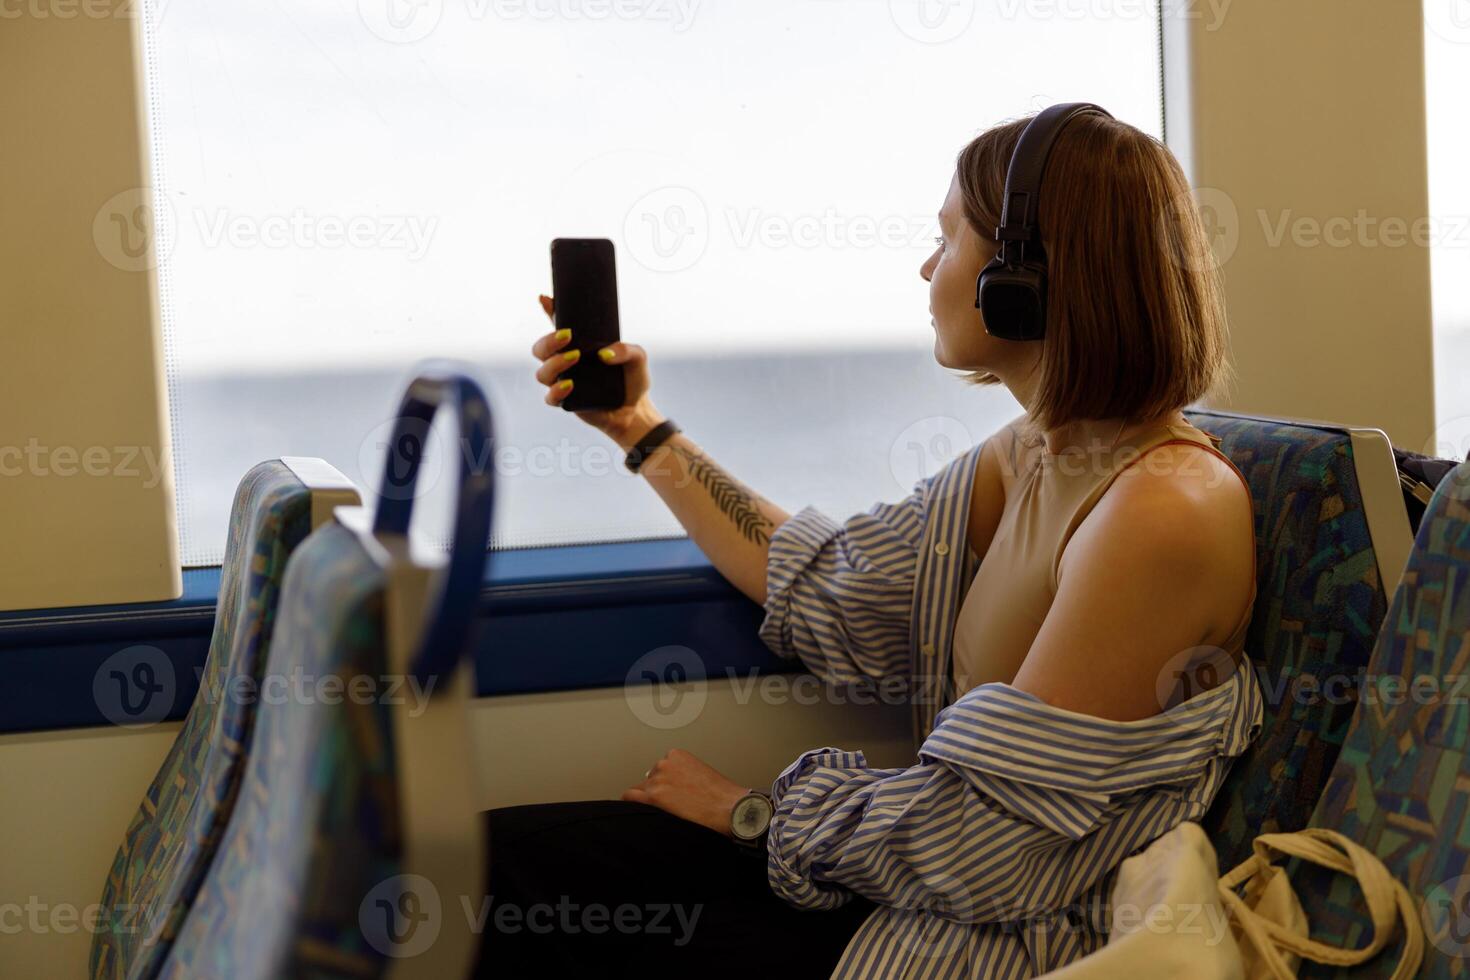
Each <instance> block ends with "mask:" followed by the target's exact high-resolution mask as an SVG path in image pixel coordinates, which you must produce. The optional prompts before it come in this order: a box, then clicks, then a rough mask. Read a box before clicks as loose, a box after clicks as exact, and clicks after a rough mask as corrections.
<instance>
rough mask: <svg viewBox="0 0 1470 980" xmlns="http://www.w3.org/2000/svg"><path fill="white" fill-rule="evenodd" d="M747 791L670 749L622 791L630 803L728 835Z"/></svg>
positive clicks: (691, 756) (694, 758)
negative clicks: (732, 819) (665, 812)
mask: <svg viewBox="0 0 1470 980" xmlns="http://www.w3.org/2000/svg"><path fill="white" fill-rule="evenodd" d="M748 792H750V790H749V789H748V788H746V787H744V786H741V785H739V784H737V783H734V782H731V781H730V780H729V779H726V778H725V777H724V776H723V775H721V774H720V772H719V771H718V770H716V769H715V768H714V767H713V766H711V765H709V764H708V763H706V762H704V761H703V760H701V759H699V758H698V757H697V756H695V755H694V754H693V753H692V752H685V751H684V750H683V749H671V750H669V752H668V754H667V755H665V756H664V757H663V758H662V759H660V760H658V761H657V762H655V763H654V764H653V768H651V769H649V770H648V773H647V775H646V776H645V777H644V779H643V781H642V782H641V783H638V784H637V785H636V786H630V787H628V788H627V789H625V790H623V799H624V800H627V801H628V802H630V803H650V804H652V805H653V806H656V807H658V808H659V809H660V810H665V811H667V812H669V813H672V814H673V815H674V816H676V817H683V818H684V819H685V820H689V821H691V822H693V823H697V824H699V825H700V826H701V827H708V828H709V829H710V830H713V831H716V832H718V833H721V834H724V835H725V836H727V837H728V836H730V814H731V811H733V810H734V809H735V804H736V802H737V801H739V799H740V798H741V797H742V796H744V795H745V794H746V793H748Z"/></svg>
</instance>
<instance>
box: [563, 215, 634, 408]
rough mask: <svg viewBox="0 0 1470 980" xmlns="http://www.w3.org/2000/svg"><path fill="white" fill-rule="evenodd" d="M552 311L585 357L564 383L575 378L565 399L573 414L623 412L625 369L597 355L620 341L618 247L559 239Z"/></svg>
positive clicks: (565, 375) (568, 372) (588, 240)
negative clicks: (594, 410)
mask: <svg viewBox="0 0 1470 980" xmlns="http://www.w3.org/2000/svg"><path fill="white" fill-rule="evenodd" d="M551 292H552V299H553V301H554V302H555V304H556V305H555V307H554V308H553V310H552V313H553V317H554V319H555V322H556V328H557V329H558V330H560V329H562V328H567V329H570V330H571V331H572V342H571V343H570V344H569V345H568V347H567V349H571V348H573V347H575V348H576V349H577V350H580V351H581V352H582V356H581V357H580V358H579V359H578V360H577V363H576V364H573V365H572V366H571V367H569V368H567V369H566V370H565V371H563V372H562V373H561V374H560V375H558V378H571V379H572V390H571V393H570V394H568V395H567V397H566V398H563V399H562V402H561V407H562V408H564V409H566V410H567V411H568V412H580V411H585V410H587V409H592V408H621V407H622V405H623V401H624V399H625V398H626V396H627V389H626V388H625V387H624V384H623V365H621V364H604V363H603V361H602V358H600V357H598V356H597V352H598V351H599V350H601V349H602V348H604V347H606V346H607V345H608V344H611V343H613V342H614V341H616V340H618V339H619V337H618V276H617V268H616V266H615V264H614V262H613V243H612V242H611V241H610V240H608V239H606V238H555V239H552V242H551Z"/></svg>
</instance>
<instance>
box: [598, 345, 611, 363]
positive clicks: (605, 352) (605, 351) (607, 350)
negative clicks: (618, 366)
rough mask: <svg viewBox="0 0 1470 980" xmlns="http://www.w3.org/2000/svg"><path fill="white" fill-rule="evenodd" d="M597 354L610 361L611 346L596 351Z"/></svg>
mask: <svg viewBox="0 0 1470 980" xmlns="http://www.w3.org/2000/svg"><path fill="white" fill-rule="evenodd" d="M597 356H598V357H600V358H602V359H603V360H604V361H611V360H612V359H613V349H612V348H611V347H604V348H603V349H602V350H600V351H598V352H597Z"/></svg>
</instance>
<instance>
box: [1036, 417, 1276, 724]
mask: <svg viewBox="0 0 1470 980" xmlns="http://www.w3.org/2000/svg"><path fill="white" fill-rule="evenodd" d="M1168 450H1178V451H1177V452H1169V453H1168V455H1167V456H1164V457H1163V458H1161V459H1158V460H1155V461H1154V462H1153V463H1152V465H1150V466H1144V465H1143V464H1144V463H1145V462H1146V461H1148V460H1149V459H1150V458H1151V457H1153V456H1154V455H1155V454H1156V453H1157V454H1163V453H1165V452H1166V451H1168ZM1249 500H1250V496H1249V493H1248V492H1247V491H1246V490H1245V488H1244V486H1243V485H1242V483H1241V480H1240V478H1239V476H1238V475H1236V473H1235V472H1234V470H1233V469H1232V468H1231V467H1230V466H1229V465H1228V464H1226V463H1224V462H1223V461H1221V460H1220V459H1219V458H1218V457H1216V456H1215V455H1214V454H1213V453H1211V452H1210V451H1208V450H1206V449H1204V448H1202V447H1198V446H1194V447H1191V446H1173V445H1170V446H1161V447H1158V448H1156V449H1154V450H1153V451H1152V452H1149V453H1147V454H1146V455H1145V456H1144V457H1143V458H1142V459H1140V460H1139V461H1138V462H1136V463H1135V464H1134V465H1133V466H1130V467H1129V468H1128V469H1127V470H1124V471H1123V473H1121V474H1119V476H1118V478H1117V479H1116V480H1115V481H1114V482H1113V484H1112V486H1110V487H1109V488H1108V490H1107V492H1105V493H1104V494H1103V496H1102V498H1101V499H1100V500H1099V501H1098V503H1097V505H1096V506H1094V507H1093V509H1092V510H1091V511H1090V512H1089V513H1088V515H1087V517H1086V518H1084V519H1083V521H1082V523H1081V525H1079V526H1078V528H1077V530H1076V532H1075V533H1074V534H1073V535H1072V538H1071V539H1070V540H1069V541H1068V543H1067V546H1066V549H1065V551H1064V552H1063V556H1062V568H1061V571H1060V575H1059V581H1058V586H1057V593H1056V596H1055V598H1054V599H1053V601H1052V605H1051V608H1050V610H1048V612H1047V615H1046V619H1045V621H1044V622H1043V623H1042V626H1041V629H1040V631H1039V632H1038V633H1037V636H1036V639H1035V641H1034V642H1033V643H1032V646H1031V649H1030V650H1029V651H1028V653H1027V656H1026V659H1025V661H1024V662H1023V663H1022V665H1021V668H1020V670H1019V671H1018V673H1017V675H1016V679H1015V681H1014V683H1015V686H1016V687H1017V688H1019V689H1021V690H1023V691H1027V692H1029V693H1032V694H1034V695H1036V696H1037V697H1038V698H1041V699H1042V700H1043V701H1046V702H1047V703H1049V704H1052V705H1055V706H1057V707H1062V708H1067V709H1069V710H1073V711H1080V712H1083V713H1086V714H1091V715H1094V716H1097V717H1101V718H1111V719H1116V720H1132V719H1138V718H1146V717H1149V716H1150V715H1152V714H1154V713H1156V712H1158V711H1160V710H1162V708H1163V707H1164V705H1165V702H1164V701H1163V700H1161V695H1162V693H1163V689H1161V687H1160V684H1161V679H1162V678H1166V677H1168V676H1170V668H1171V665H1177V663H1178V658H1180V657H1184V656H1192V655H1193V652H1194V651H1197V650H1198V648H1200V647H1204V646H1219V645H1221V644H1223V643H1224V642H1225V641H1226V640H1227V639H1228V638H1229V635H1230V633H1231V632H1232V631H1233V630H1234V629H1235V627H1236V626H1237V625H1238V624H1239V622H1240V619H1241V616H1242V615H1243V614H1244V612H1245V611H1246V609H1247V608H1248V603H1249V602H1250V598H1251V591H1252V589H1253V587H1254V576H1253V574H1252V572H1253V569H1254V567H1255V553H1254V537H1253V534H1252V526H1253V519H1252V516H1251V511H1250V506H1249ZM1170 690H1172V688H1170Z"/></svg>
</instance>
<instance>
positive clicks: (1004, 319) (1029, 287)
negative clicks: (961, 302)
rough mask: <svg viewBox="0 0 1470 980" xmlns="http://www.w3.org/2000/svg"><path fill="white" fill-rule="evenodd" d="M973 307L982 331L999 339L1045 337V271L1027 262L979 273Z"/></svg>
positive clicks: (989, 266) (991, 266) (994, 266)
mask: <svg viewBox="0 0 1470 980" xmlns="http://www.w3.org/2000/svg"><path fill="white" fill-rule="evenodd" d="M975 305H976V306H977V307H978V308H979V310H980V316H981V318H982V319H983V321H984V323H985V332H986V333H988V334H990V336H992V337H997V338H999V339H1001V340H1040V339H1041V338H1042V337H1043V336H1045V335H1046V269H1045V268H1044V267H1043V266H1040V265H1035V264H1032V263H1030V262H1025V263H1022V264H1021V265H1019V266H1007V265H1004V264H1001V265H999V266H997V264H996V260H992V261H991V263H990V264H989V265H987V266H986V267H985V268H984V269H982V270H981V272H980V279H979V281H978V282H977V283H976V286H975Z"/></svg>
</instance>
